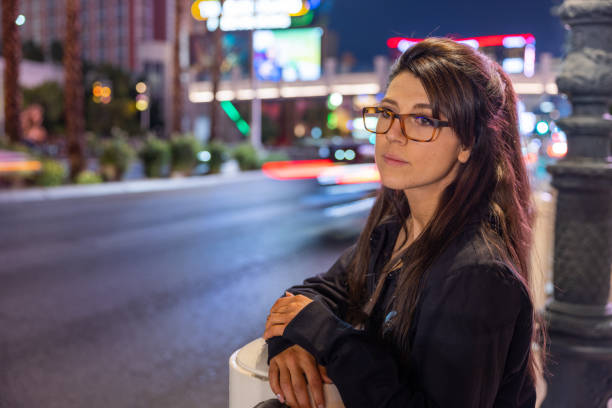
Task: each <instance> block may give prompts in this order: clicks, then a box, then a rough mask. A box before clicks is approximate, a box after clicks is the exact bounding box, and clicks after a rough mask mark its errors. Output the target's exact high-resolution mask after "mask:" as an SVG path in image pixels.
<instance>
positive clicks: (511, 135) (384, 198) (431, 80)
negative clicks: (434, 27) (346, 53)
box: [348, 38, 546, 381]
mask: <svg viewBox="0 0 612 408" xmlns="http://www.w3.org/2000/svg"><path fill="white" fill-rule="evenodd" d="M402 72H409V73H411V74H412V75H414V76H415V77H417V78H418V79H419V80H420V81H421V84H422V85H423V87H424V88H425V91H426V93H427V96H428V98H429V101H430V104H431V105H432V108H433V109H432V110H433V116H434V117H436V118H439V117H440V114H443V115H444V116H445V117H446V118H447V119H448V121H449V122H450V123H451V126H452V129H453V130H454V132H455V134H456V135H457V136H458V137H459V139H460V142H461V144H462V145H463V146H466V147H470V148H471V154H470V158H469V160H468V161H467V162H466V163H464V164H460V166H459V170H458V173H457V177H456V179H455V180H454V181H453V182H452V183H451V184H450V185H449V186H448V187H447V188H446V189H445V190H444V191H443V193H442V195H441V198H440V202H439V203H438V207H437V210H436V211H435V213H434V215H433V217H432V219H431V220H430V222H429V224H428V225H427V226H426V227H425V228H424V230H423V232H422V233H421V234H420V236H419V237H417V239H416V240H415V241H414V242H413V243H412V244H411V245H410V246H409V247H408V248H407V249H405V250H403V251H401V252H400V253H399V254H398V255H397V256H395V257H394V258H393V259H391V260H390V261H389V262H388V263H387V265H386V266H385V268H383V270H382V272H381V274H380V278H379V280H378V284H377V286H376V289H375V291H374V295H373V296H372V300H371V301H370V302H369V303H368V304H369V305H371V304H375V303H376V301H377V299H378V297H379V296H380V294H381V292H382V287H383V284H384V280H385V278H386V276H387V275H388V273H389V272H390V271H391V269H392V267H393V266H394V265H397V264H398V263H400V262H401V263H400V264H401V265H402V266H401V268H402V270H401V273H399V274H398V278H397V286H396V289H395V295H396V296H395V297H394V299H395V300H394V302H395V303H394V304H393V305H392V307H393V308H395V310H402V311H406V313H400V314H399V315H398V317H399V319H398V321H397V322H396V324H395V325H394V327H393V328H392V338H393V342H394V343H395V344H396V345H397V346H398V348H399V351H400V353H401V354H402V355H403V356H407V355H408V352H409V348H410V345H409V330H410V325H411V322H412V319H413V315H412V314H413V311H414V309H415V306H416V304H417V302H418V300H419V296H420V292H421V289H422V284H423V281H424V279H423V277H424V275H425V273H426V272H427V269H428V268H429V267H430V266H431V264H432V263H433V260H435V259H436V258H437V257H438V256H439V255H440V254H441V253H442V251H443V250H444V249H445V248H446V247H447V246H448V245H449V244H450V242H451V241H452V240H453V239H454V238H456V237H457V235H458V234H459V233H460V232H461V231H462V229H463V228H464V227H465V225H466V223H467V222H468V220H469V219H470V218H471V217H473V216H474V214H480V215H481V216H482V219H481V227H480V231H481V234H482V236H483V237H484V238H485V242H487V244H488V245H489V246H490V247H492V248H496V249H497V250H498V251H497V252H499V253H501V254H502V256H503V257H504V258H505V259H506V260H507V261H509V262H510V263H511V264H512V265H514V266H515V268H516V272H517V274H518V278H519V279H520V281H521V282H522V284H523V285H524V286H525V288H526V290H527V293H529V296H530V297H531V298H532V300H533V294H532V292H531V288H530V284H529V282H530V273H531V271H530V266H529V254H530V247H531V243H532V226H533V221H534V216H533V205H532V201H531V188H530V183H529V178H528V175H527V171H526V168H525V164H524V162H523V157H522V153H521V142H520V135H519V131H518V121H517V105H516V104H517V96H516V94H515V92H514V89H513V87H512V83H511V81H510V78H509V77H508V76H507V75H506V74H505V73H504V72H503V70H502V69H501V67H500V66H499V64H497V63H495V62H493V61H491V60H490V59H489V58H487V57H486V56H484V55H483V54H481V53H479V52H477V51H475V50H473V49H472V48H470V47H468V46H466V45H462V44H459V43H457V42H455V41H452V40H451V39H447V38H428V39H426V40H424V41H422V42H420V43H418V44H416V45H414V46H412V47H411V48H409V49H408V50H407V51H405V52H404V53H403V54H402V55H401V57H400V58H399V59H398V60H397V61H396V62H395V64H394V65H393V67H392V69H391V73H390V75H389V83H390V82H391V81H392V80H393V79H394V78H395V77H396V76H397V75H398V74H400V73H402ZM409 216H410V207H409V205H408V201H407V199H406V197H405V195H404V193H403V191H401V190H392V189H389V188H386V187H382V188H381V190H380V191H379V192H378V195H377V198H376V201H375V204H374V206H373V208H372V210H371V212H370V214H369V217H368V220H367V222H366V226H365V228H364V229H363V231H362V233H361V235H360V237H359V239H358V242H357V248H356V256H355V257H354V259H353V264H352V267H351V268H349V271H350V272H349V273H350V276H349V279H348V281H349V294H350V298H351V304H352V307H351V312H350V313H349V320H350V321H351V322H352V323H354V324H358V323H361V322H363V320H364V319H365V318H366V316H367V314H364V313H363V308H364V306H365V305H366V302H367V301H368V296H367V294H366V273H367V270H368V260H369V258H370V243H369V240H370V236H371V234H372V232H373V230H374V228H375V227H376V226H377V225H379V224H380V223H382V222H384V221H385V220H387V219H389V218H396V219H399V220H406V219H407V218H408V217H409ZM402 224H403V228H404V232H405V236H406V237H407V236H409V234H408V231H407V227H406V225H405V224H406V223H404V222H403V223H402ZM533 319H534V325H533V327H534V331H533V335H532V341H534V342H535V343H538V344H540V345H541V346H543V349H544V350H545V343H546V333H545V331H544V325H543V324H542V321H541V318H540V316H539V315H538V314H537V313H536V312H535V310H534V315H533ZM529 368H530V369H529V371H530V374H531V376H532V378H533V379H534V381H535V378H536V372H537V371H538V369H539V368H540V365H539V364H538V363H537V360H536V359H535V356H534V354H533V353H531V352H530V357H529Z"/></svg>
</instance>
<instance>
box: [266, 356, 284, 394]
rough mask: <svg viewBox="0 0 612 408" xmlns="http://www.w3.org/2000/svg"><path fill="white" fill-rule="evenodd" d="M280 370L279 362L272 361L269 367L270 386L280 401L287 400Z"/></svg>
mask: <svg viewBox="0 0 612 408" xmlns="http://www.w3.org/2000/svg"><path fill="white" fill-rule="evenodd" d="M279 376H280V370H279V368H278V364H277V363H276V362H275V361H274V360H272V361H270V368H269V369H268V379H269V380H270V388H271V389H272V392H273V393H274V395H276V397H277V398H278V400H279V401H280V402H285V397H284V396H283V390H282V389H281V386H280V378H279Z"/></svg>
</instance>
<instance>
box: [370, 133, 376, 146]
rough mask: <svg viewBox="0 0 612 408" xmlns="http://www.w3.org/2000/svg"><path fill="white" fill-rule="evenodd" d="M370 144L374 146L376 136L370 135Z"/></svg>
mask: <svg viewBox="0 0 612 408" xmlns="http://www.w3.org/2000/svg"><path fill="white" fill-rule="evenodd" d="M370 143H372V144H376V135H375V134H371V135H370Z"/></svg>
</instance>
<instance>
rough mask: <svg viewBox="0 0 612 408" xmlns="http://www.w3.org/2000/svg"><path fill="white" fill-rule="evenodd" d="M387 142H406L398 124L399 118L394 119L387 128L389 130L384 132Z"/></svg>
mask: <svg viewBox="0 0 612 408" xmlns="http://www.w3.org/2000/svg"><path fill="white" fill-rule="evenodd" d="M385 136H386V137H387V140H388V141H389V143H392V142H396V143H400V144H405V143H406V136H404V132H403V131H402V127H401V125H400V122H399V120H397V119H396V120H394V121H393V123H392V124H391V127H390V128H389V131H388V132H387V133H386V134H385Z"/></svg>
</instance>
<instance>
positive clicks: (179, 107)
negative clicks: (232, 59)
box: [171, 0, 184, 132]
mask: <svg viewBox="0 0 612 408" xmlns="http://www.w3.org/2000/svg"><path fill="white" fill-rule="evenodd" d="M183 1H184V0H174V49H173V55H172V63H173V73H172V75H173V78H172V84H173V87H172V88H173V95H172V128H171V129H172V132H180V131H181V117H182V112H183V84H182V82H181V64H180V61H179V53H180V33H181V27H182V19H183V9H184V7H183Z"/></svg>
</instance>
